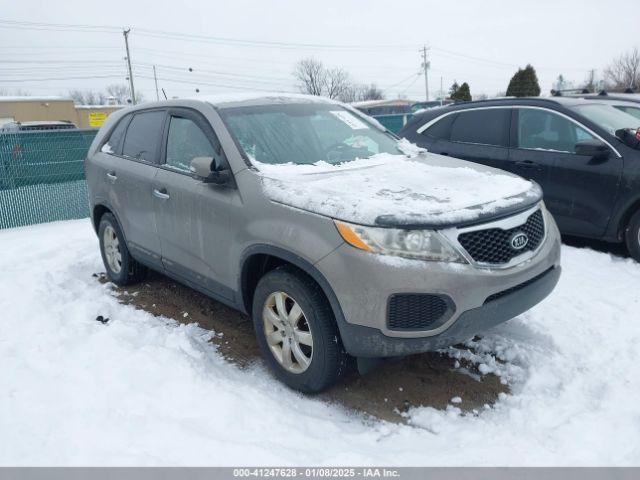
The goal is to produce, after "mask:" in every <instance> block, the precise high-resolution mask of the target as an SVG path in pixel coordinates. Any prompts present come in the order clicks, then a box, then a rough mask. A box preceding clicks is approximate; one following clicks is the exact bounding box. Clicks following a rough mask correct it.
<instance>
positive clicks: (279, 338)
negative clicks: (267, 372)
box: [262, 292, 313, 373]
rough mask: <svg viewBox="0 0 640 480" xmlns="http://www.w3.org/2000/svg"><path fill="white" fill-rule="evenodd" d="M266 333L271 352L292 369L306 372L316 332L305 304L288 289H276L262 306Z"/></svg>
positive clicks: (283, 364) (286, 368) (281, 363)
mask: <svg viewBox="0 0 640 480" xmlns="http://www.w3.org/2000/svg"><path fill="white" fill-rule="evenodd" d="M262 320H263V323H264V335H265V337H266V340H267V344H268V345H269V349H270V350H271V353H272V354H273V356H274V357H275V359H276V360H277V361H278V363H279V364H280V365H281V366H282V367H283V368H284V369H285V370H286V371H288V372H290V373H302V372H304V371H306V370H307V369H308V368H309V365H311V359H312V358H313V336H312V334H311V328H310V327H309V323H308V322H307V318H306V316H305V314H304V312H303V311H302V308H301V307H300V305H299V304H298V302H296V301H295V300H294V299H293V298H292V297H291V296H290V295H288V294H286V293H285V292H274V293H272V294H271V295H269V297H268V298H267V300H266V301H265V303H264V308H263V309H262Z"/></svg>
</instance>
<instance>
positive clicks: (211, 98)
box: [189, 92, 339, 108]
mask: <svg viewBox="0 0 640 480" xmlns="http://www.w3.org/2000/svg"><path fill="white" fill-rule="evenodd" d="M189 100H199V101H201V102H207V103H210V104H211V105H213V106H215V107H221V108H228V107H235V106H241V105H242V106H255V105H272V104H276V103H291V102H298V103H300V102H302V103H339V102H337V101H335V100H331V99H329V98H326V97H318V96H316V95H304V94H301V93H281V92H251V93H224V94H219V95H201V96H198V97H192V98H190V99H189Z"/></svg>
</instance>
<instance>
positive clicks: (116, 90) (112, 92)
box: [106, 83, 144, 105]
mask: <svg viewBox="0 0 640 480" xmlns="http://www.w3.org/2000/svg"><path fill="white" fill-rule="evenodd" d="M106 92H107V96H108V97H113V98H114V99H115V101H116V103H117V104H118V105H126V104H128V103H131V94H130V92H129V87H128V86H127V85H124V84H121V83H114V84H112V85H107V88H106ZM143 100H144V96H143V95H142V94H140V93H136V103H140V102H142V101H143Z"/></svg>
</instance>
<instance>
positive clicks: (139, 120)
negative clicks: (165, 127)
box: [122, 110, 165, 163]
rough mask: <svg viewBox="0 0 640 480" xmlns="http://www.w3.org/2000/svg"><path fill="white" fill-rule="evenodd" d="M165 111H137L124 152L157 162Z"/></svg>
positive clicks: (123, 148)
mask: <svg viewBox="0 0 640 480" xmlns="http://www.w3.org/2000/svg"><path fill="white" fill-rule="evenodd" d="M164 115H165V112H164V111H162V110H155V111H153V112H142V113H136V114H135V115H134V116H133V119H132V120H131V123H130V124H129V128H127V135H126V136H125V139H124V145H123V147H122V154H123V155H124V156H126V157H131V158H135V159H137V160H144V161H146V162H154V163H155V162H157V158H158V145H159V144H160V137H161V135H162V124H163V121H164Z"/></svg>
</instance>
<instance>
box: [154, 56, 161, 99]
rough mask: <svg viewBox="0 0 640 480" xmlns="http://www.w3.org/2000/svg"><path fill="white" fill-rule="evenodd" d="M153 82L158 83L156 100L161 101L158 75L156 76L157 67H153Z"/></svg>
mask: <svg viewBox="0 0 640 480" xmlns="http://www.w3.org/2000/svg"><path fill="white" fill-rule="evenodd" d="M153 81H154V82H156V100H160V92H158V75H156V66H155V65H154V66H153Z"/></svg>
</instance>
